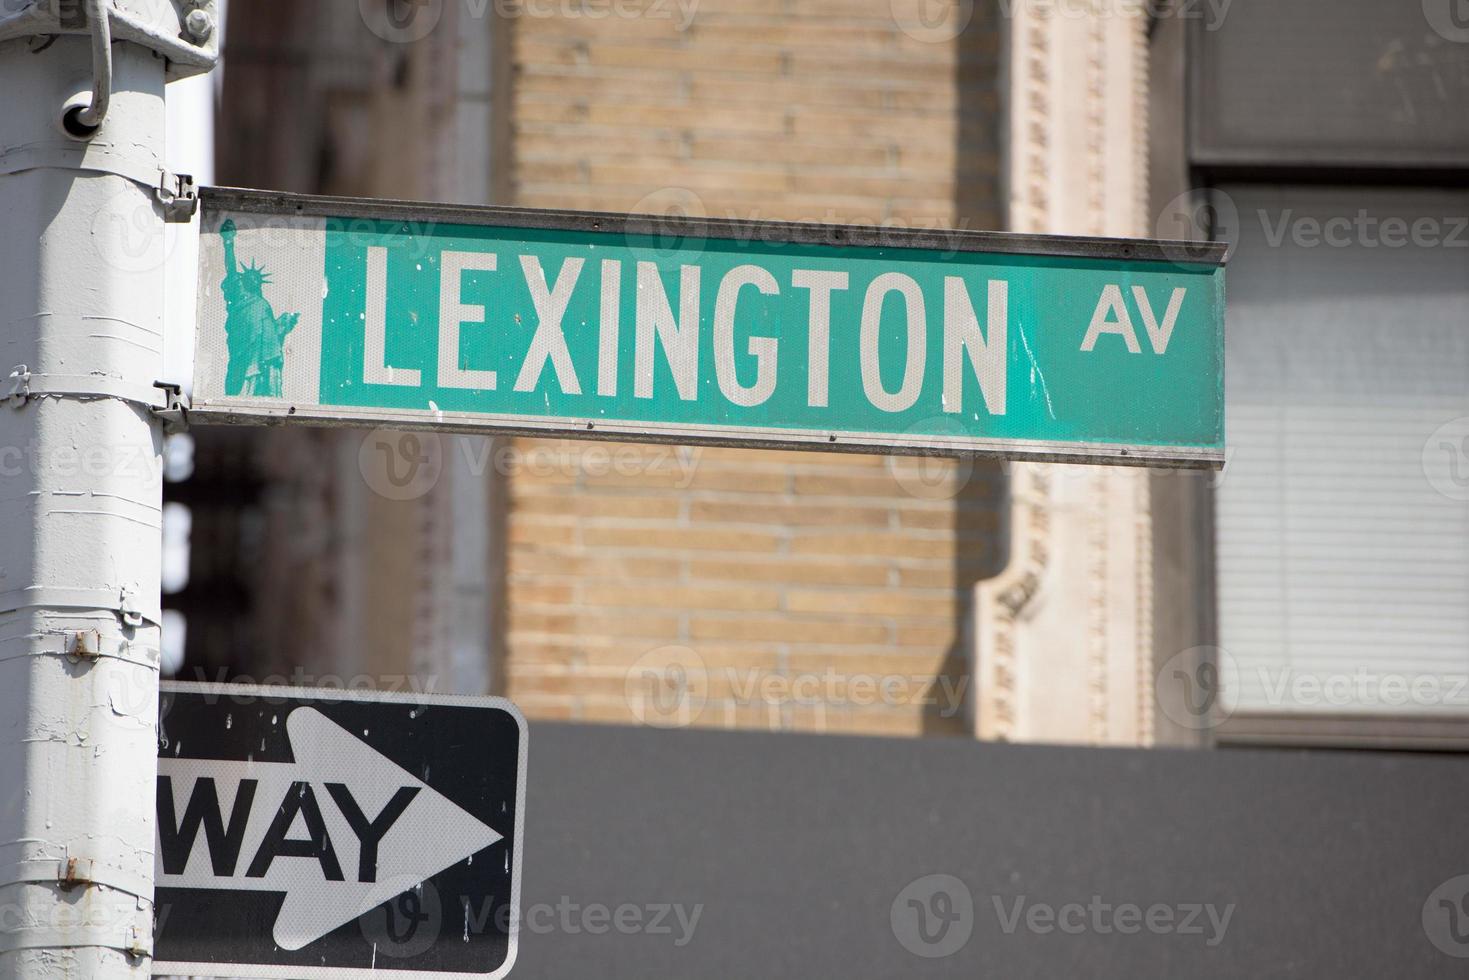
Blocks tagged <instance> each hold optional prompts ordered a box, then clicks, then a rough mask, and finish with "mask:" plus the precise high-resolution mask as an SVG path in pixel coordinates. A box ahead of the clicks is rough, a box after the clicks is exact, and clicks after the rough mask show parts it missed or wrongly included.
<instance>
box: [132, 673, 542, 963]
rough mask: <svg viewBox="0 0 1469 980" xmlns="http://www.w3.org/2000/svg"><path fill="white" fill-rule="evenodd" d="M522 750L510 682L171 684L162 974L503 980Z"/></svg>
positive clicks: (516, 866) (159, 889)
mask: <svg viewBox="0 0 1469 980" xmlns="http://www.w3.org/2000/svg"><path fill="white" fill-rule="evenodd" d="M525 762H526V730H525V722H524V719H523V718H522V717H521V715H520V713H519V712H518V711H517V710H516V709H515V708H514V706H513V705H511V704H510V703H509V702H508V701H505V700H503V699H500V698H483V697H448V696H437V695H413V694H386V693H378V692H360V691H351V692H343V691H324V690H323V691H311V690H301V689H297V688H286V687H247V686H243V685H234V684H189V683H168V682H165V683H164V685H163V693H162V699H161V702H160V718H159V742H158V824H157V827H158V829H157V848H156V851H155V854H156V857H155V869H154V877H155V879H156V899H155V903H154V908H155V922H156V928H155V935H154V962H153V971H154V973H155V974H164V975H172V974H179V975H184V976H211V977H221V976H223V977H283V978H285V977H291V978H302V980H306V978H310V980H355V978H368V977H375V978H378V980H381V978H383V977H391V976H398V975H411V974H431V975H432V976H434V977H476V978H484V977H502V976H504V975H505V974H506V973H507V972H509V970H510V967H511V965H512V964H513V963H514V961H515V951H516V934H517V932H518V926H519V904H520V854H521V846H522V845H521V832H522V825H523V821H524V807H525Z"/></svg>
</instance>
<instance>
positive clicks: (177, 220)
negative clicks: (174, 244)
mask: <svg viewBox="0 0 1469 980" xmlns="http://www.w3.org/2000/svg"><path fill="white" fill-rule="evenodd" d="M154 195H155V196H156V197H157V198H158V200H159V202H160V203H161V204H162V205H163V220H164V221H167V222H168V223H169V224H178V225H186V224H188V223H189V222H190V221H192V220H194V215H195V214H197V213H198V211H199V188H198V187H197V186H196V185H195V183H194V177H193V175H192V174H171V173H169V172H168V171H166V170H165V171H164V172H163V173H162V174H160V175H159V179H158V190H157V191H155V192H154Z"/></svg>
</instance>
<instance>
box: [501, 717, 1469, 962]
mask: <svg viewBox="0 0 1469 980" xmlns="http://www.w3.org/2000/svg"><path fill="white" fill-rule="evenodd" d="M1466 777H1469V761H1466V759H1465V758H1464V757H1461V756H1454V755H1438V756H1430V755H1407V754H1369V753H1314V754H1313V753H1306V752H1295V751H1291V752H1257V751H1242V750H1233V751H1231V750H1222V751H1216V752H1188V751H1170V750H1152V751H1136V750H1102V749H1071V748H1050V747H1020V746H996V745H986V744H980V743H975V742H968V741H959V740H954V741H949V740H937V739H931V740H923V741H897V740H876V739H849V738H837V737H806V736H796V735H786V734H782V735H774V736H771V735H763V734H748V733H715V732H661V731H650V730H639V729H631V728H597V727H582V726H578V727H572V726H565V725H551V724H541V725H536V726H534V727H533V729H532V734H531V743H530V780H529V790H528V808H527V817H526V842H527V843H526V853H525V858H524V874H525V891H524V894H523V896H522V904H523V907H524V908H525V909H526V910H527V912H528V916H527V918H526V920H525V924H524V925H523V927H522V930H521V940H520V942H521V952H520V958H519V963H518V965H517V967H516V969H515V972H514V974H513V975H514V976H515V977H517V978H519V980H530V978H534V977H575V976H596V977H627V978H638V980H647V978H654V977H719V978H728V977H746V976H749V977H755V976H760V977H792V978H806V977H844V978H859V977H928V976H933V977H937V976H965V977H985V978H1015V977H1072V976H1075V977H1119V978H1121V977H1126V978H1129V980H1132V978H1139V977H1182V976H1190V977H1373V978H1380V977H1387V976H1394V977H1410V976H1411V977H1434V976H1463V975H1464V974H1465V971H1466V968H1469V963H1466V961H1465V960H1463V959H1457V958H1453V957H1451V956H1449V955H1446V953H1445V952H1442V951H1441V950H1440V948H1439V947H1437V946H1435V944H1434V943H1433V942H1432V941H1431V940H1430V938H1429V935H1428V933H1427V932H1426V931H1425V927H1424V925H1423V922H1422V917H1423V910H1424V906H1425V902H1427V901H1428V900H1429V898H1430V896H1431V895H1432V894H1433V893H1434V892H1435V889H1437V888H1439V886H1440V885H1442V884H1443V883H1444V882H1445V881H1447V880H1449V879H1451V878H1453V877H1454V876H1456V875H1460V874H1469V836H1466V835H1465V833H1464V830H1463V822H1462V815H1463V814H1464V813H1465V812H1466V811H1469V778H1466ZM936 874H945V875H951V876H953V877H954V878H957V879H958V880H959V881H961V882H962V883H963V887H964V889H967V891H968V893H969V895H970V897H971V899H972V909H973V912H972V916H971V917H970V920H969V921H972V935H971V936H970V938H969V939H968V941H967V943H965V944H964V945H963V946H962V948H960V949H958V950H957V951H956V952H954V953H952V955H949V956H943V957H922V956H918V955H915V954H914V953H911V952H909V951H908V950H907V949H905V947H904V945H903V943H902V941H900V936H901V937H902V938H904V939H906V940H907V941H908V943H909V944H910V945H913V946H914V947H915V948H917V949H919V950H922V951H924V952H941V951H942V950H943V947H944V945H945V944H952V943H954V942H956V941H957V939H958V938H960V937H961V934H962V931H963V926H964V924H965V922H964V921H956V922H954V923H951V929H950V932H949V933H948V934H947V935H946V936H944V937H943V939H942V940H940V941H939V942H938V943H936V944H934V945H926V944H925V943H923V941H922V940H921V939H920V938H919V937H918V936H917V934H916V926H915V920H914V918H913V916H914V915H915V913H913V912H912V910H911V908H910V907H909V906H908V904H907V900H908V899H909V898H913V897H915V895H916V897H917V899H918V900H919V901H920V902H923V901H927V902H928V904H927V908H929V909H930V910H934V911H938V910H942V908H943V907H942V906H935V905H934V904H933V903H932V897H931V895H930V894H927V893H924V892H923V889H924V888H925V887H929V888H930V891H931V883H925V884H920V885H919V886H918V891H917V892H914V891H909V892H907V893H906V894H904V896H903V901H901V902H899V903H897V904H898V905H899V916H898V920H897V924H896V928H895V925H894V922H893V918H892V913H893V906H894V902H895V899H897V898H898V897H899V893H900V892H901V891H903V890H904V889H905V888H906V887H907V886H908V885H909V884H910V883H911V882H913V881H914V880H915V879H919V878H922V877H923V876H927V875H936ZM939 884H940V885H942V884H943V883H942V882H940V883H939ZM1460 886H1462V887H1460ZM948 891H949V893H950V894H951V895H953V896H954V897H955V898H956V899H957V904H951V905H950V906H948V908H952V909H954V910H955V911H954V914H956V915H960V916H961V919H962V912H963V909H962V905H963V895H962V894H961V890H960V889H959V888H957V887H955V886H954V885H953V884H952V883H950V884H949V885H948ZM1465 891H1469V882H1464V883H1454V884H1451V885H1450V886H1449V888H1448V889H1447V890H1446V891H1443V892H1440V893H1439V896H1435V900H1434V902H1433V903H1432V909H1433V913H1434V917H1436V918H1435V919H1434V923H1436V924H1434V928H1435V929H1436V930H1437V932H1436V935H1437V938H1438V941H1439V943H1440V944H1441V945H1442V946H1443V947H1444V948H1446V949H1448V950H1450V951H1453V952H1457V953H1459V954H1461V955H1469V936H1466V937H1465V939H1464V941H1463V942H1462V944H1456V943H1455V942H1454V939H1453V936H1452V934H1450V933H1449V932H1448V931H1447V928H1446V925H1445V923H1446V922H1447V918H1446V915H1447V913H1446V912H1444V913H1442V914H1440V912H1439V911H1438V909H1439V906H1438V903H1437V898H1438V897H1442V896H1445V895H1446V896H1447V897H1448V898H1449V899H1451V900H1457V899H1460V898H1462V896H1463V894H1464V892H1465ZM1021 896H1025V902H1026V905H1025V906H1023V907H1022V908H1025V909H1028V908H1030V907H1032V906H1034V905H1037V904H1045V905H1049V906H1051V907H1053V908H1055V909H1057V910H1060V909H1061V907H1063V906H1065V905H1066V904H1067V903H1080V904H1082V905H1083V906H1085V905H1087V904H1089V903H1091V902H1092V899H1093V896H1098V897H1099V898H1100V900H1101V901H1102V902H1105V903H1107V904H1108V905H1110V906H1118V905H1121V904H1123V903H1134V904H1136V905H1138V906H1140V907H1142V908H1147V907H1148V906H1150V905H1154V904H1161V905H1166V906H1171V907H1172V908H1173V912H1172V914H1173V915H1174V916H1176V917H1177V918H1176V919H1175V922H1178V921H1181V919H1182V918H1183V917H1184V916H1186V915H1188V914H1189V912H1188V909H1187V908H1186V906H1188V905H1194V904H1197V905H1209V904H1212V905H1213V906H1214V910H1215V913H1216V915H1219V916H1222V915H1223V914H1224V913H1225V911H1226V909H1227V908H1228V906H1230V905H1233V906H1234V909H1233V912H1232V917H1231V918H1230V919H1229V921H1228V927H1227V929H1225V930H1223V931H1222V941H1217V942H1216V944H1215V945H1210V940H1211V939H1216V938H1219V937H1220V932H1221V930H1219V929H1218V928H1217V927H1216V926H1215V925H1213V924H1211V922H1210V920H1209V918H1208V915H1207V913H1201V914H1200V916H1199V918H1198V919H1197V920H1196V923H1197V924H1199V925H1201V926H1202V931H1201V934H1178V933H1177V932H1171V933H1160V934H1153V933H1151V932H1150V931H1149V930H1148V929H1147V927H1146V925H1143V926H1142V927H1141V928H1140V930H1139V931H1138V932H1137V933H1136V934H1133V935H1122V934H1119V933H1117V932H1115V931H1114V932H1111V933H1109V934H1103V933H1102V932H1101V931H1100V930H1099V929H1098V928H1096V926H1095V925H1094V922H1095V921H1096V917H1095V916H1094V915H1093V913H1092V912H1091V911H1089V910H1086V911H1083V912H1082V913H1081V916H1080V918H1078V917H1077V916H1076V914H1075V913H1073V914H1072V916H1071V917H1070V918H1068V919H1067V923H1068V926H1069V927H1072V928H1074V927H1075V926H1076V925H1077V923H1078V922H1079V921H1080V922H1081V923H1082V925H1083V931H1082V932H1081V933H1080V934H1076V935H1071V934H1065V933H1062V932H1061V931H1059V930H1056V931H1052V932H1049V933H1039V932H1035V931H1031V930H1029V929H1028V928H1027V927H1026V925H1025V922H1024V913H1023V914H1022V919H1021V922H1020V924H1019V926H1018V927H1017V928H1016V929H1014V931H1013V932H1012V933H1009V934H1007V933H1006V932H1005V931H1004V929H1003V928H1002V927H1001V924H1000V919H999V916H998V915H997V913H996V906H995V898H996V897H998V898H999V899H1000V901H1001V903H1002V906H1003V908H1004V909H1005V911H1006V915H1009V914H1010V913H1011V911H1012V910H1013V909H1014V908H1015V901H1016V899H1018V898H1020V897H1021ZM572 903H574V904H575V906H576V907H575V908H573V907H572ZM663 904H669V905H673V904H681V905H682V906H683V908H684V911H685V915H686V916H690V915H692V912H693V909H694V907H695V906H702V912H701V915H700V918H699V919H698V920H697V925H696V926H695V927H694V928H693V930H692V939H691V940H689V941H688V942H687V943H686V944H685V945H683V946H682V947H681V948H680V947H678V946H677V945H676V941H677V940H679V939H680V938H681V937H682V936H684V935H685V934H686V933H687V929H686V927H684V926H681V925H680V922H679V920H678V919H677V917H676V916H675V915H673V914H670V915H669V916H668V918H667V919H666V920H665V923H664V924H666V925H669V926H670V927H671V933H669V934H662V933H659V934H649V933H648V932H646V931H639V932H637V933H635V934H631V935H624V934H620V932H619V929H618V928H617V927H616V925H614V924H609V923H604V921H603V920H602V919H601V918H599V916H600V915H601V914H602V913H600V912H597V911H593V912H592V913H591V918H590V919H588V918H587V913H588V909H591V908H592V907H593V906H596V905H601V906H606V907H607V910H608V914H611V913H612V912H613V911H614V910H615V909H616V908H617V907H618V906H619V905H626V906H629V908H627V909H625V910H624V911H623V912H622V914H623V916H624V918H623V920H622V926H623V929H624V930H628V931H631V930H632V928H633V923H634V919H633V916H634V908H635V909H636V915H637V916H638V917H639V919H640V920H641V921H642V922H644V923H647V922H649V921H651V919H652V917H653V916H654V915H655V914H656V908H655V907H656V906H658V905H663ZM537 908H539V911H533V910H535V909H537ZM1155 914H1156V915H1161V913H1155ZM1464 918H1465V921H1466V923H1469V915H1466V916H1465V917H1464ZM1157 921H1158V922H1159V923H1161V922H1162V920H1161V918H1160V919H1158V920H1157ZM935 922H936V920H931V921H930V925H934V924H935ZM1101 922H1102V925H1103V926H1104V927H1107V928H1110V927H1111V926H1113V925H1115V924H1116V923H1117V920H1116V919H1115V918H1114V917H1112V915H1111V914H1110V913H1106V914H1103V915H1102V917H1101ZM1124 924H1126V923H1124ZM587 926H591V927H592V928H606V929H607V932H606V934H604V935H594V934H591V933H590V932H588V931H587V928H586V927H587ZM931 934H934V933H931Z"/></svg>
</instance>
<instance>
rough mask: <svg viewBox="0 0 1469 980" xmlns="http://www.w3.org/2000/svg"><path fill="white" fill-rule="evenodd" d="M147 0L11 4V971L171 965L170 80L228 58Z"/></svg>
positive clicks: (4, 25) (5, 413)
mask: <svg viewBox="0 0 1469 980" xmlns="http://www.w3.org/2000/svg"><path fill="white" fill-rule="evenodd" d="M133 6H134V7H136V6H138V5H133ZM143 6H144V7H149V8H151V9H148V10H147V11H146V12H145V13H142V14H139V13H136V12H122V11H118V10H116V9H114V8H113V6H112V0H85V2H81V3H78V2H74V0H67V2H56V0H13V2H12V3H10V4H7V5H5V7H4V8H3V9H0V92H4V93H5V95H4V102H5V108H4V111H3V112H0V216H3V217H0V222H3V229H4V232H3V234H0V978H8V977H16V978H27V980H29V978H46V980H55V978H72V977H77V978H83V977H85V978H91V980H115V978H124V977H126V978H143V977H147V976H148V975H149V973H150V967H151V959H150V957H151V951H152V942H153V922H154V908H153V866H154V856H153V851H154V836H155V832H154V784H155V779H156V771H157V761H156V756H157V737H156V725H157V705H158V662H159V620H160V612H159V605H160V598H159V566H160V561H161V541H160V528H161V524H162V475H161V474H162V467H161V450H162V440H163V432H162V427H161V423H160V422H159V420H158V417H157V415H156V412H157V411H158V410H159V409H160V408H163V407H165V406H166V403H167V399H166V396H165V394H164V393H163V392H162V391H161V390H160V389H159V388H157V387H155V382H156V381H158V380H159V377H160V371H161V365H162V345H163V307H164V302H163V300H164V271H163V266H164V257H165V243H166V238H165V234H164V231H165V224H164V221H165V214H167V213H170V211H172V213H177V203H176V202H173V201H170V199H169V194H168V193H167V191H166V188H167V186H168V180H167V178H166V174H165V173H164V170H163V160H164V153H163V150H164V128H165V113H164V85H165V81H166V79H167V78H169V77H177V76H180V75H183V74H189V73H195V72H199V71H207V70H208V68H209V66H210V65H212V64H213V62H214V59H215V54H216V49H215V47H214V45H213V42H212V40H210V39H206V41H205V42H200V41H198V40H197V39H192V40H191V35H190V33H189V31H188V29H187V26H186V23H185V19H186V18H187V17H189V16H190V15H191V12H192V13H199V12H201V11H202V15H201V16H207V17H210V18H212V17H213V16H214V13H215V11H214V7H213V4H212V3H198V2H193V0H179V2H178V3H177V4H176V5H175V6H174V7H172V8H171V9H170V8H169V6H168V5H167V4H164V5H157V4H154V5H143ZM170 19H171V20H172V23H169V20H170ZM195 20H196V23H197V22H198V20H199V18H195ZM99 32H100V33H101V36H100V37H99ZM209 33H210V34H212V33H213V32H212V31H210V32H209ZM190 45H193V46H192V47H190ZM160 914H162V913H161V911H160Z"/></svg>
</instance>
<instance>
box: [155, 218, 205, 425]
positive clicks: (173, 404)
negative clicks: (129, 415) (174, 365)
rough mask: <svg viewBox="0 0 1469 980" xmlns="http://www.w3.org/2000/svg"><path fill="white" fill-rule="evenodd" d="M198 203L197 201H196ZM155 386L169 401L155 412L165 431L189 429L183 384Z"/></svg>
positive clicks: (164, 383) (158, 384) (157, 383)
mask: <svg viewBox="0 0 1469 980" xmlns="http://www.w3.org/2000/svg"><path fill="white" fill-rule="evenodd" d="M196 203H197V202H196ZM153 387H155V388H158V389H160V390H161V391H162V392H163V394H164V396H165V398H166V399H167V401H166V402H165V403H164V405H163V407H162V408H155V409H154V410H153V414H154V415H156V416H157V417H158V418H160V419H162V420H163V431H164V433H165V434H167V435H171V436H173V435H178V434H179V433H181V432H188V431H189V399H188V398H187V397H186V396H185V395H184V389H183V386H182V385H179V384H176V383H174V382H172V381H155V382H153Z"/></svg>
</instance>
